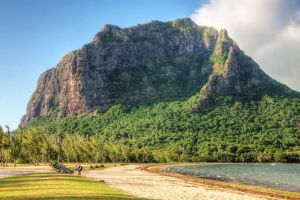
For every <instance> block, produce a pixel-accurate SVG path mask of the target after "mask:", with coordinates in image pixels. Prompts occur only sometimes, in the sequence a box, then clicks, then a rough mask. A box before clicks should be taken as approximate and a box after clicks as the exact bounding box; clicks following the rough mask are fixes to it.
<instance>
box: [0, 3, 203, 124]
mask: <svg viewBox="0 0 300 200" xmlns="http://www.w3.org/2000/svg"><path fill="white" fill-rule="evenodd" d="M202 2H203V1H201V0H169V1H168V0H97V1H96V0H87V1H85V0H51V1H50V0H48V1H46V0H43V1H40V0H0V45H1V48H0V71H1V78H0V91H1V97H0V125H1V126H4V125H6V124H8V125H9V126H11V127H12V128H16V127H17V126H18V124H19V122H20V118H21V117H22V115H23V114H25V111H26V104H27V102H28V100H29V98H30V96H31V94H32V92H33V91H34V89H35V87H36V82H37V79H38V77H39V75H40V74H41V73H42V72H43V71H45V70H46V69H49V68H51V67H54V66H55V65H56V64H57V63H58V62H59V60H60V59H61V58H62V57H63V55H65V54H66V53H67V52H69V51H71V50H74V49H78V48H80V47H81V46H82V45H83V44H85V43H88V42H90V41H91V40H92V38H93V36H94V35H95V34H96V33H97V32H98V31H99V30H100V29H101V27H102V26H104V25H105V24H115V25H118V26H121V27H126V26H130V25H135V24H138V23H143V22H146V21H150V20H162V21H167V20H172V19H175V18H181V17H189V16H191V14H192V13H193V12H194V10H195V9H196V8H198V7H199V6H200V5H201V3H202Z"/></svg>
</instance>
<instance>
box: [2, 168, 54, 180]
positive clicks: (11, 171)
mask: <svg viewBox="0 0 300 200" xmlns="http://www.w3.org/2000/svg"><path fill="white" fill-rule="evenodd" d="M51 170H52V169H51V168H50V167H49V166H28V167H1V168H0V178H5V177H9V176H17V175H25V174H32V173H44V172H51Z"/></svg>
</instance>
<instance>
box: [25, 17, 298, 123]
mask: <svg viewBox="0 0 300 200" xmlns="http://www.w3.org/2000/svg"><path fill="white" fill-rule="evenodd" d="M293 93H294V92H293V91H292V90H290V89H288V88H287V87H285V86H283V85H281V84H280V83H278V82H276V81H274V80H272V79H271V78H269V77H268V76H267V75H266V74H264V72H263V71H261V70H260V68H259V66H258V65H257V64H256V63H255V62H254V61H253V60H252V59H251V58H249V57H247V56H246V55H245V54H244V53H243V52H242V51H241V50H240V49H239V47H238V46H237V44H236V43H235V42H234V41H233V40H231V39H230V38H229V37H228V34H227V32H226V31H225V30H221V31H219V32H218V31H217V30H215V29H213V28H209V27H199V26H197V25H196V24H194V23H193V22H192V21H191V20H190V19H178V20H175V21H171V22H165V23H163V22H159V21H153V22H150V23H146V24H143V25H138V26H134V27H130V28H124V29H122V28H119V27H117V26H113V25H106V26H105V27H104V28H103V29H102V30H101V31H100V32H99V33H98V34H96V36H95V37H94V39H93V41H92V42H91V43H89V44H86V45H84V46H83V47H82V48H81V49H79V50H77V51H73V52H71V53H69V54H67V55H66V56H65V57H63V59H62V60H61V61H60V62H59V64H58V65H57V66H56V67H55V68H53V69H51V70H48V71H46V72H45V73H43V74H42V75H41V77H40V78H39V81H38V85H37V89H36V91H35V92H34V94H33V95H32V97H31V99H30V101H29V103H28V107H27V113H26V115H25V116H24V117H23V119H22V123H23V124H26V123H28V122H29V121H30V120H31V119H32V118H34V117H38V116H41V115H48V114H49V113H51V112H54V111H55V112H57V113H58V114H59V116H66V115H71V114H74V115H81V114H87V113H91V112H105V111H106V110H107V109H109V108H110V107H111V106H112V105H114V104H130V105H138V104H140V103H153V102H157V101H172V100H188V101H189V102H190V103H191V106H192V107H194V108H195V109H199V108H201V106H206V104H207V102H208V101H210V100H211V99H213V98H215V97H216V96H226V95H233V96H240V97H246V98H257V97H259V96H261V95H266V94H269V95H290V94H293ZM191 97H192V98H191ZM189 99H190V100H189Z"/></svg>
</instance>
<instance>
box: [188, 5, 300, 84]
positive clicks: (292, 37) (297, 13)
mask: <svg viewBox="0 0 300 200" xmlns="http://www.w3.org/2000/svg"><path fill="white" fill-rule="evenodd" d="M192 19H193V20H194V21H195V22H196V23H197V24H199V25H206V26H213V27H216V28H219V29H220V28H225V29H227V30H228V32H229V34H230V36H231V37H232V38H234V39H235V40H236V41H237V43H238V44H239V45H240V47H241V49H243V50H245V52H246V53H247V54H249V55H250V56H252V57H253V58H254V59H255V60H256V61H257V62H258V63H259V64H260V66H261V67H262V68H263V69H264V70H265V71H266V72H267V73H268V74H270V75H271V76H272V77H273V78H275V79H277V80H279V81H281V82H283V83H285V84H287V85H288V86H290V87H291V88H293V89H296V90H300V80H299V78H298V77H299V76H300V1H299V0H289V1H286V0H264V1H261V0H243V1H241V0H210V1H209V2H208V3H207V4H204V5H202V6H201V7H200V8H199V9H197V10H196V11H195V13H194V14H193V15H192Z"/></svg>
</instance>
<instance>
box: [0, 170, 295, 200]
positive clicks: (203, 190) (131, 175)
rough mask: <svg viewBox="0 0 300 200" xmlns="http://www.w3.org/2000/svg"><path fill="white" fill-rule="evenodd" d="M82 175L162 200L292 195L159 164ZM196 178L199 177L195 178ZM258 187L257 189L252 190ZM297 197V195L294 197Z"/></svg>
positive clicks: (16, 172) (13, 173)
mask: <svg viewBox="0 0 300 200" xmlns="http://www.w3.org/2000/svg"><path fill="white" fill-rule="evenodd" d="M87 167H88V166H87V165H86V166H85V169H84V170H83V172H82V175H83V176H85V177H88V178H91V179H94V180H97V181H105V183H107V184H108V185H110V186H112V187H114V188H118V189H121V190H123V191H125V192H126V193H129V194H132V195H134V196H137V197H141V198H147V199H161V200H181V199H185V200H198V199H199V200H217V199H218V200H219V199H222V200H263V199H289V198H280V197H278V196H276V195H275V196H274V197H272V195H264V194H265V193H263V194H261V193H259V192H256V191H255V190H252V192H248V191H243V190H240V189H239V188H235V187H232V186H231V187H225V186H224V184H223V185H222V183H221V182H214V183H213V181H210V180H205V181H203V180H202V181H197V180H198V179H193V178H189V177H185V176H183V175H179V174H169V173H167V172H163V171H161V168H164V167H161V166H158V165H153V166H152V165H142V164H131V165H124V166H116V167H108V168H105V169H101V170H90V169H87ZM49 172H53V169H52V168H51V167H49V166H20V167H2V168H0V178H5V177H9V176H16V175H25V174H31V173H49ZM195 180H196V181H195ZM253 191H255V192H253ZM291 199H296V198H291Z"/></svg>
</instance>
